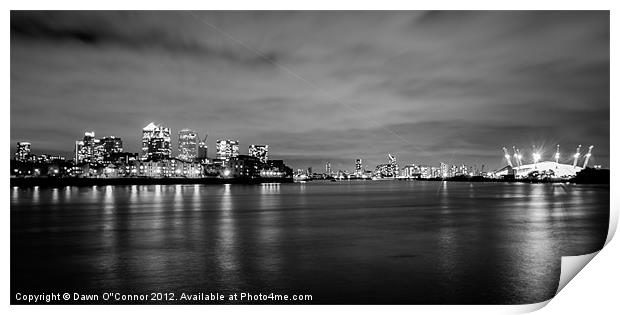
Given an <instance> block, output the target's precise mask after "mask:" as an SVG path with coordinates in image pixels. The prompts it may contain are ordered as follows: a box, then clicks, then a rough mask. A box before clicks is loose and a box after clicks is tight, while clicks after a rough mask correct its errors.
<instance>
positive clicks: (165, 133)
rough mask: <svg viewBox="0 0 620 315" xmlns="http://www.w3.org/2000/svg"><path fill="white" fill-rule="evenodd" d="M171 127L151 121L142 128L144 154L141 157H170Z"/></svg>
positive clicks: (153, 158)
mask: <svg viewBox="0 0 620 315" xmlns="http://www.w3.org/2000/svg"><path fill="white" fill-rule="evenodd" d="M171 153H172V150H171V149H170V128H165V127H163V126H162V125H155V123H150V124H148V125H147V126H146V127H144V128H143V129H142V156H141V157H140V159H142V160H143V161H147V160H163V159H168V158H170V155H171Z"/></svg>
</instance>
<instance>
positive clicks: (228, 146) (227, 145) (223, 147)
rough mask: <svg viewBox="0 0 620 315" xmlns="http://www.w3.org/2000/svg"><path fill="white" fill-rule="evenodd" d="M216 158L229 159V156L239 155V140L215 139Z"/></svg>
mask: <svg viewBox="0 0 620 315" xmlns="http://www.w3.org/2000/svg"><path fill="white" fill-rule="evenodd" d="M215 154H216V158H218V159H220V160H224V161H227V162H228V161H229V160H230V159H231V158H234V157H237V156H238V155H239V141H236V140H229V139H226V140H217V144H216V153H215Z"/></svg>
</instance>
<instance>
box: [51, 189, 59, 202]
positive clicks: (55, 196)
mask: <svg viewBox="0 0 620 315" xmlns="http://www.w3.org/2000/svg"><path fill="white" fill-rule="evenodd" d="M52 203H54V204H57V203H58V188H56V187H54V188H52Z"/></svg>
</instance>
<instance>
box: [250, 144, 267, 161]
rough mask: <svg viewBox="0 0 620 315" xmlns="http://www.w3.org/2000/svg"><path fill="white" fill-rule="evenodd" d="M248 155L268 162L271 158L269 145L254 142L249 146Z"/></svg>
mask: <svg viewBox="0 0 620 315" xmlns="http://www.w3.org/2000/svg"><path fill="white" fill-rule="evenodd" d="M248 155H249V156H253V157H255V158H258V160H259V161H260V162H261V163H267V160H268V159H269V145H267V144H253V145H251V146H250V147H249V148H248Z"/></svg>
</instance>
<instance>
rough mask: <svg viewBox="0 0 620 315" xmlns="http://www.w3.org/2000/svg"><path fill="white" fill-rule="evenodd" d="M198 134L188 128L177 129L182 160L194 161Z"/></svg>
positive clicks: (196, 153) (179, 156)
mask: <svg viewBox="0 0 620 315" xmlns="http://www.w3.org/2000/svg"><path fill="white" fill-rule="evenodd" d="M197 140H198V135H197V134H196V132H194V131H192V130H190V129H183V130H181V131H179V155H178V156H177V157H178V158H179V159H180V160H183V161H188V162H189V161H194V160H195V159H196V157H197V156H198V148H197V146H196V145H197Z"/></svg>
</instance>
